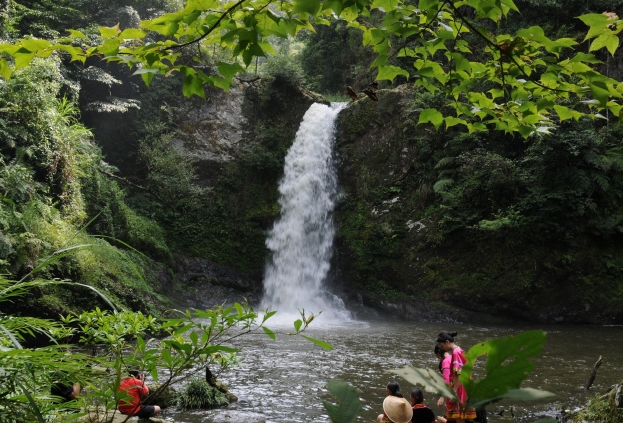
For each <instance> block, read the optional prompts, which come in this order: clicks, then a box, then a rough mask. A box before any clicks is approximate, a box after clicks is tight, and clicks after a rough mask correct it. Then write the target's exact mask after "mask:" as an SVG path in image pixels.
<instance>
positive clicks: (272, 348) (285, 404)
mask: <svg viewBox="0 0 623 423" xmlns="http://www.w3.org/2000/svg"><path fill="white" fill-rule="evenodd" d="M314 323H316V322H314ZM318 323H319V324H317V325H316V326H315V327H313V328H312V329H310V330H309V331H308V332H306V334H307V335H308V336H311V337H313V338H316V339H321V340H324V341H326V342H329V343H330V344H331V345H332V346H333V348H334V349H333V350H331V351H326V350H323V349H321V348H319V347H317V346H316V345H314V344H312V343H310V342H308V341H306V340H304V339H302V338H300V337H296V336H285V335H278V336H277V340H276V341H273V340H271V339H269V338H267V337H266V336H264V335H259V334H258V335H252V336H247V337H243V338H244V339H242V338H241V339H240V342H239V343H237V344H236V346H237V347H239V348H241V349H242V352H241V353H240V358H241V359H242V361H243V362H242V365H241V366H239V367H237V368H235V369H233V370H231V371H229V372H227V373H226V374H223V375H221V380H222V381H223V382H224V383H226V384H227V385H228V386H229V387H230V390H231V391H232V393H234V394H235V395H237V396H238V398H239V399H240V400H239V402H238V403H235V404H232V405H230V406H229V407H227V408H223V409H218V410H209V411H195V412H192V413H189V412H186V413H178V412H176V411H175V410H170V409H169V410H165V412H164V415H163V417H164V418H165V419H167V420H171V421H176V422H180V423H196V422H239V421H245V422H263V421H265V422H279V423H286V422H330V420H329V418H328V416H327V415H326V413H325V411H324V407H323V405H322V402H323V401H333V399H332V397H331V395H330V394H328V392H327V390H326V388H325V386H326V383H327V382H328V381H329V380H331V379H334V378H338V379H342V380H346V381H348V382H349V383H350V384H351V385H352V386H354V387H355V388H356V389H357V391H358V392H359V393H360V397H361V401H362V403H363V404H364V407H365V412H364V414H363V415H361V416H360V417H359V418H358V420H357V421H358V422H373V421H375V418H376V416H377V415H378V413H379V412H380V411H381V403H382V400H383V398H384V396H385V386H386V384H387V382H388V381H389V380H391V379H395V377H394V376H393V375H392V374H391V373H390V372H388V369H393V368H399V367H403V366H416V367H427V368H436V366H437V361H436V358H435V356H434V355H433V353H432V351H433V347H434V341H435V339H436V336H437V334H438V333H439V332H441V331H457V332H459V335H458V337H457V343H458V344H459V345H460V346H461V347H462V348H464V349H465V350H467V349H469V347H470V346H471V345H473V344H475V343H478V342H481V341H483V340H485V339H488V338H494V337H500V336H506V335H509V334H513V333H518V332H522V331H524V330H530V329H543V330H546V331H547V332H548V337H547V344H546V346H545V348H544V350H543V353H542V356H541V357H539V358H538V359H536V360H535V370H534V372H533V373H532V374H531V375H530V376H529V377H528V378H527V379H526V381H525V382H524V383H523V385H522V386H523V387H532V388H538V389H544V390H548V391H551V392H554V393H556V394H557V396H556V397H555V398H552V399H549V400H543V401H541V402H530V403H510V402H507V401H503V402H500V403H498V404H495V405H492V406H490V407H489V408H488V411H489V412H490V413H491V414H490V421H492V422H497V421H500V422H501V421H516V422H530V421H534V420H536V418H535V416H542V415H544V414H547V415H555V414H556V413H557V412H558V411H559V410H561V409H572V408H575V407H578V406H581V405H583V404H584V403H585V402H586V400H587V399H588V398H589V397H590V395H591V394H593V393H595V392H603V391H605V390H607V389H608V387H610V386H611V385H613V384H615V383H618V382H620V380H621V372H620V366H618V364H619V363H621V362H623V348H621V337H620V335H621V328H620V327H575V326H574V327H562V326H552V327H544V326H539V327H536V326H530V327H529V326H516V327H510V326H506V327H482V326H473V325H452V326H451V327H448V326H442V325H437V324H428V323H404V322H348V323H344V324H342V325H329V324H324V325H323V324H322V321H320V322H318ZM312 325H313V324H312ZM268 326H269V327H271V325H268ZM290 327H291V326H290ZM290 327H284V328H279V327H271V328H272V329H274V330H276V331H278V330H280V329H282V332H287V331H288V330H290ZM600 355H601V356H603V364H602V366H601V367H600V368H599V371H598V373H597V378H596V380H595V382H594V384H593V387H592V388H591V390H590V391H589V392H588V393H586V392H584V391H583V386H584V384H585V383H586V380H587V378H588V376H589V374H590V371H591V369H592V366H593V364H594V363H595V361H596V360H597V358H598V357H599V356H600ZM396 380H398V382H399V383H400V384H401V388H402V392H403V393H404V394H406V395H408V393H409V392H410V390H411V389H412V388H413V386H411V385H410V384H409V383H407V382H405V381H404V380H401V379H399V378H398V379H396ZM436 399H437V398H436V397H435V398H433V397H432V396H430V395H429V396H428V397H427V398H426V402H427V403H428V404H429V406H431V408H433V410H434V411H435V412H436V413H437V414H441V413H442V410H441V409H438V408H437V407H436V406H435V403H436ZM500 412H502V416H499V415H497V413H500ZM494 413H495V414H494ZM513 416H514V417H513Z"/></svg>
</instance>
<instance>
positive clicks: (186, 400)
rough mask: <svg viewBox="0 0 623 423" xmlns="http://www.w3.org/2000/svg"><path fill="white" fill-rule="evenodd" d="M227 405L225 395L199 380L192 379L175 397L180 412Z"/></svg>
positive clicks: (204, 381)
mask: <svg viewBox="0 0 623 423" xmlns="http://www.w3.org/2000/svg"><path fill="white" fill-rule="evenodd" d="M227 404H229V401H228V400H227V397H226V395H225V394H223V393H222V392H221V391H219V390H218V389H216V388H215V387H214V386H212V385H210V384H209V383H208V382H207V381H206V380H205V379H200V378H192V379H191V380H190V382H188V384H187V385H186V386H184V389H182V390H181V391H180V392H179V393H178V396H177V406H178V407H180V408H181V409H182V410H191V409H195V408H217V407H222V406H224V405H227Z"/></svg>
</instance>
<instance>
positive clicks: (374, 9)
mask: <svg viewBox="0 0 623 423" xmlns="http://www.w3.org/2000/svg"><path fill="white" fill-rule="evenodd" d="M267 6H268V3H266V0H246V1H242V0H241V1H238V2H232V3H228V4H223V5H219V4H216V3H215V2H213V1H202V2H188V3H187V4H186V6H185V7H184V9H182V10H180V11H175V12H171V13H166V14H164V15H162V16H159V17H157V18H154V19H150V20H143V21H141V22H140V26H141V28H140V29H138V28H125V29H122V28H121V27H119V26H115V27H100V29H99V31H100V36H101V38H102V40H101V43H100V44H99V45H97V46H95V47H91V48H86V49H82V48H79V47H76V46H74V45H73V42H74V40H76V39H79V40H83V39H84V38H85V35H84V34H83V33H81V32H79V31H75V30H74V31H72V32H71V36H70V37H68V38H65V39H59V40H54V41H48V40H43V39H37V40H35V39H22V40H19V41H16V42H15V43H13V44H4V45H2V46H0V51H1V52H3V53H4V54H5V55H6V56H7V57H8V58H9V60H8V61H7V60H6V59H2V62H0V73H1V74H2V75H4V77H5V78H8V77H10V75H11V74H12V73H13V72H14V71H15V70H17V69H20V68H21V67H24V66H26V65H27V64H28V63H30V62H31V61H32V60H33V58H34V57H47V56H49V55H50V54H51V53H52V52H53V51H57V50H61V51H64V52H66V53H68V54H70V55H71V57H72V60H77V61H82V62H83V63H84V61H85V60H86V59H87V58H88V57H90V56H93V55H100V56H103V57H105V58H106V59H107V60H109V61H114V62H121V63H124V64H126V65H128V66H129V67H131V68H134V69H135V74H137V75H140V76H141V77H142V79H143V81H144V82H145V83H146V84H147V85H149V84H150V83H151V81H152V79H153V78H154V76H155V75H160V74H171V73H172V72H179V74H180V75H182V76H183V78H184V80H183V83H182V91H183V92H184V94H185V95H187V96H192V95H197V96H200V97H202V98H205V89H204V86H206V85H210V86H214V87H217V88H224V89H227V88H229V86H230V85H231V84H232V80H233V76H234V75H235V73H236V72H238V71H242V70H243V67H242V66H241V65H240V64H239V62H238V60H241V61H242V64H244V66H247V67H248V66H249V65H250V64H251V63H252V62H253V60H254V59H256V58H258V57H266V56H268V55H274V53H275V49H274V48H273V46H272V44H271V43H270V37H271V36H273V37H279V38H287V37H288V36H293V35H295V34H297V33H298V32H300V31H301V30H303V29H308V30H313V27H312V25H311V22H312V21H313V22H315V23H317V24H330V22H331V19H334V18H335V17H339V18H340V19H343V20H344V21H346V22H348V24H347V26H348V27H349V28H355V29H357V30H359V31H361V33H362V44H363V45H364V46H370V47H371V49H372V50H373V52H374V53H375V55H376V59H375V60H374V61H373V62H372V63H371V64H370V66H371V68H373V69H376V71H377V72H378V73H377V76H376V79H377V80H389V81H393V80H395V79H396V78H397V77H398V76H404V77H406V78H414V79H415V81H414V83H415V85H416V86H422V87H423V88H424V89H426V90H428V91H430V92H431V93H435V92H442V93H443V95H444V96H445V97H446V98H447V102H446V104H445V108H444V109H432V108H429V109H427V110H425V113H424V116H423V119H422V120H421V123H422V124H424V123H428V122H430V123H432V124H433V125H434V126H435V127H436V128H437V127H440V126H441V124H442V123H443V122H445V124H446V126H447V127H450V126H455V125H462V126H464V127H465V128H466V129H467V130H468V131H469V132H470V133H471V132H476V131H485V130H489V129H493V128H495V129H497V130H500V131H504V132H507V133H519V134H521V136H523V137H528V136H531V135H536V134H540V133H550V132H551V131H552V129H553V128H554V127H555V126H557V125H559V124H560V122H563V121H565V120H567V119H574V118H575V119H578V118H579V117H581V116H591V117H593V118H595V117H600V116H602V115H604V114H606V113H612V114H613V115H614V116H619V112H620V111H621V109H622V108H623V105H622V104H621V99H622V98H623V93H622V91H621V90H622V89H623V88H621V86H620V84H619V83H618V81H617V80H616V79H614V78H611V77H609V76H607V75H603V74H601V73H599V71H598V70H597V69H596V67H597V66H598V65H600V64H601V60H600V59H599V58H598V57H596V56H595V55H594V54H592V53H591V52H593V51H594V52H597V53H600V52H601V51H604V50H606V51H607V52H609V53H610V54H612V55H613V54H614V53H615V51H616V50H617V48H618V37H617V36H618V34H619V33H620V31H621V30H623V21H622V20H621V19H619V17H618V16H617V15H616V14H615V13H614V12H609V13H608V14H598V13H588V14H585V15H582V16H580V19H581V20H582V22H584V23H585V24H586V25H587V26H588V32H587V34H586V36H585V38H584V40H583V41H590V47H589V53H585V52H584V51H583V49H577V50H574V49H576V46H578V45H579V42H578V41H577V40H575V39H573V38H569V37H562V38H558V39H551V38H549V37H548V36H547V35H546V34H545V31H544V29H543V28H541V27H540V26H537V25H534V26H531V27H529V28H522V29H519V30H517V31H516V32H515V33H514V34H507V33H503V32H502V31H500V29H497V28H499V26H497V24H498V23H499V22H500V21H502V20H504V19H506V18H509V17H510V18H512V17H513V13H518V12H519V9H518V8H517V6H516V5H515V3H514V2H512V1H507V2H505V3H500V2H478V1H467V2H458V1H440V0H431V1H425V2H421V3H418V5H417V6H415V5H413V4H410V3H409V2H404V3H403V2H401V1H398V2H390V1H381V2H369V1H368V2H363V3H356V4H351V3H348V2H342V1H333V2H329V3H326V4H321V3H320V2H317V1H312V2H308V1H297V2H284V3H280V4H279V11H280V13H275V12H274V11H273V10H272V9H271V8H269V7H267ZM144 40H149V41H148V42H143V41H144ZM194 44H197V45H200V46H204V47H209V46H214V45H220V46H222V47H224V48H225V49H228V50H230V51H231V52H232V54H233V56H234V59H233V60H228V61H220V62H219V63H218V64H217V66H216V67H217V69H218V74H213V73H212V72H211V71H208V72H206V71H205V69H203V68H201V67H195V66H193V65H192V64H188V62H186V61H185V60H184V55H183V54H182V52H183V51H184V48H185V47H186V46H190V45H194ZM475 48H478V49H479V51H480V52H479V53H478V54H474V53H473V52H474V51H475ZM394 58H397V59H399V60H397V61H395V60H393V59H394ZM390 59H391V60H390ZM413 69H414V70H413ZM475 87H478V88H484V89H474V88H475ZM563 103H564V104H563ZM446 109H447V111H446Z"/></svg>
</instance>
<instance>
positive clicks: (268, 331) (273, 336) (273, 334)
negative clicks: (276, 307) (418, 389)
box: [262, 326, 277, 340]
mask: <svg viewBox="0 0 623 423" xmlns="http://www.w3.org/2000/svg"><path fill="white" fill-rule="evenodd" d="M262 330H264V333H265V334H266V335H268V337H269V338H270V339H273V340H274V339H276V338H277V337H276V336H275V332H273V331H272V330H270V329H268V328H267V327H266V326H262Z"/></svg>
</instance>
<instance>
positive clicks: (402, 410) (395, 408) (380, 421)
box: [376, 382, 413, 423]
mask: <svg viewBox="0 0 623 423" xmlns="http://www.w3.org/2000/svg"><path fill="white" fill-rule="evenodd" d="M412 417H413V409H412V408H411V404H409V401H407V400H406V399H404V398H403V396H402V393H401V392H400V385H398V383H397V382H389V383H388V384H387V396H386V397H385V399H384V400H383V414H379V416H378V417H377V418H376V421H377V423H409V422H410V421H411V418H412Z"/></svg>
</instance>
